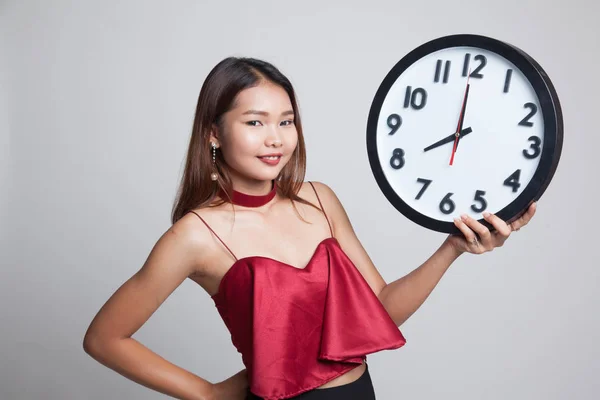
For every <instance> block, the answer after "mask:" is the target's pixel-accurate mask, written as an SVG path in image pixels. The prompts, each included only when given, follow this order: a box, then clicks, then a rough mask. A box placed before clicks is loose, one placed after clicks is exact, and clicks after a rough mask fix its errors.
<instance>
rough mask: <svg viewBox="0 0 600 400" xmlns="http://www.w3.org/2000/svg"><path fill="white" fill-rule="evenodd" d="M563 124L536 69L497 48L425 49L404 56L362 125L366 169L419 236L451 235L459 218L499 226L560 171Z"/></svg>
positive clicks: (514, 51) (518, 53)
mask: <svg viewBox="0 0 600 400" xmlns="http://www.w3.org/2000/svg"><path fill="white" fill-rule="evenodd" d="M562 141H563V119H562V111H561V107H560V103H559V100H558V95H557V93H556V91H555V89H554V86H553V85H552V82H551V81H550V78H549V77H548V75H547V74H546V73H545V72H544V70H543V69H542V67H541V66H540V65H539V64H538V63H537V62H536V61H535V60H534V59H533V58H532V57H531V56H529V55H528V54H526V53H525V52H524V51H522V50H520V49H518V48H517V47H515V46H513V45H511V44H508V43H505V42H503V41H500V40H497V39H494V38H490V37H485V36H480V35H471V34H460V35H451V36H444V37H441V38H437V39H434V40H431V41H429V42H427V43H425V44H423V45H421V46H419V47H417V48H416V49H414V50H412V51H411V52H410V53H408V54H407V55H406V56H405V57H403V58H402V59H401V60H400V61H398V63H396V65H394V66H393V68H392V69H391V70H390V71H389V73H388V74H387V76H385V78H384V79H383V81H382V83H381V85H380V86H379V89H378V90H377V92H376V94H375V96H374V99H373V102H372V104H371V109H370V112H369V117H368V121H367V152H368V157H369V163H370V166H371V170H372V171H373V174H374V176H375V179H376V181H377V184H378V185H379V188H380V189H381V191H382V192H383V194H384V195H385V196H386V198H387V199H388V201H389V202H390V203H391V204H392V205H393V206H394V207H395V208H396V209H397V210H398V211H400V212H401V213H402V214H404V215H405V216H406V217H407V218H409V219H410V220H412V221H413V222H415V223H417V224H420V225H422V226H423V227H426V228H429V229H432V230H435V231H439V232H446V233H459V232H460V231H459V230H458V228H456V226H455V225H454V223H453V219H454V218H455V217H459V216H460V214H463V213H466V214H469V215H471V216H472V217H473V218H476V219H478V220H479V221H480V222H481V223H483V224H484V225H486V226H487V227H488V228H490V229H493V227H492V225H491V224H489V223H488V222H487V221H485V220H484V219H483V216H482V213H483V212H484V211H487V212H490V213H494V214H496V215H498V216H499V217H500V218H502V219H503V220H505V221H507V222H512V221H513V220H514V219H516V218H518V217H519V216H521V215H522V213H523V212H524V211H525V210H526V209H527V207H528V206H529V205H530V204H531V202H533V201H537V200H539V198H540V197H541V196H542V194H543V193H544V191H545V190H546V188H547V187H548V185H549V183H550V181H551V179H552V177H553V175H554V172H555V171H556V168H557V166H558V162H559V159H560V154H561V150H562Z"/></svg>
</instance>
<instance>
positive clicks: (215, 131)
mask: <svg viewBox="0 0 600 400" xmlns="http://www.w3.org/2000/svg"><path fill="white" fill-rule="evenodd" d="M218 138H219V128H218V127H217V124H212V126H211V128H210V142H211V143H214V144H216V145H217V148H219V147H221V143H220V142H219V139H218ZM211 146H212V145H211Z"/></svg>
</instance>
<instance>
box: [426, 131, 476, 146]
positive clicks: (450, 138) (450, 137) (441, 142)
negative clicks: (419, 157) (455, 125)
mask: <svg viewBox="0 0 600 400" xmlns="http://www.w3.org/2000/svg"><path fill="white" fill-rule="evenodd" d="M471 132H473V130H472V129H471V128H465V129H463V130H462V131H460V136H466V135H468V134H469V133H471ZM455 137H456V133H452V134H450V135H448V136H446V137H445V138H443V139H442V140H439V141H437V142H435V143H434V144H432V145H431V146H427V147H425V148H424V149H423V151H429V150H432V149H435V148H436V147H440V146H441V145H444V144H446V143H452V142H453V141H454V138H455Z"/></svg>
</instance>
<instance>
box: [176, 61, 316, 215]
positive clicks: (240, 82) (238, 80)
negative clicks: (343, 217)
mask: <svg viewBox="0 0 600 400" xmlns="http://www.w3.org/2000/svg"><path fill="white" fill-rule="evenodd" d="M263 81H270V82H272V83H274V84H276V85H279V86H280V87H282V88H283V89H284V90H285V91H286V92H287V94H288V96H289V97H290V102H291V103H292V109H293V110H294V125H295V126H296V130H297V132H298V144H297V146H296V149H295V150H294V153H293V154H292V157H291V158H290V160H289V162H288V163H287V164H286V166H285V167H284V168H283V169H282V170H281V172H280V173H279V176H278V177H277V178H276V184H277V193H278V194H280V195H281V196H283V197H285V198H288V199H291V200H292V204H294V202H293V201H294V200H295V201H298V202H301V203H304V204H308V205H311V206H313V207H315V208H317V209H318V207H316V206H315V205H314V204H312V203H310V202H308V201H306V200H304V199H302V198H301V197H299V196H298V192H299V190H300V188H301V187H302V184H303V182H304V176H305V173H306V147H305V144H304V136H303V134H302V123H301V121H300V113H299V111H298V104H297V101H296V95H295V91H294V88H293V87H292V84H291V83H290V81H289V80H288V78H286V77H285V75H283V74H282V73H281V72H280V71H279V70H278V69H277V68H275V67H274V66H273V65H272V64H270V63H268V62H266V61H262V60H258V59H255V58H245V57H239V58H238V57H228V58H225V59H224V60H222V61H221V62H219V63H218V64H217V65H216V66H215V67H214V68H213V69H212V70H211V71H210V73H209V74H208V76H207V77H206V80H205V81H204V83H203V85H202V88H201V89H200V95H199V96H198V103H197V105H196V115H195V117H194V124H193V127H192V133H191V137H190V143H189V147H188V151H187V159H186V162H185V169H184V171H183V176H182V178H181V183H180V186H179V190H178V192H177V196H176V199H175V204H174V206H173V210H172V214H171V222H172V223H173V224H174V223H175V222H177V221H178V220H179V219H180V218H181V217H183V216H184V215H185V214H186V213H187V212H189V211H190V210H192V209H194V208H202V207H205V206H209V205H210V206H217V205H220V204H223V203H224V202H225V200H221V201H217V202H215V197H216V196H217V194H218V193H219V192H220V191H221V190H222V191H223V192H224V193H225V195H226V197H228V198H229V199H231V193H232V182H231V177H230V175H229V171H228V169H227V166H226V164H225V161H224V159H223V156H222V154H221V152H220V151H217V152H216V157H215V163H216V169H217V174H218V179H217V181H212V180H211V179H210V175H211V173H212V172H213V167H212V150H211V148H210V134H211V127H212V125H213V124H216V125H217V126H218V127H221V126H222V117H223V114H225V113H226V112H227V111H229V110H230V109H231V107H232V105H233V101H234V100H235V97H236V96H237V94H238V93H239V92H241V91H242V90H244V89H247V88H250V87H254V86H257V85H258V84H260V83H261V82H263ZM294 208H295V205H294Z"/></svg>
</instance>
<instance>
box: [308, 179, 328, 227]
mask: <svg viewBox="0 0 600 400" xmlns="http://www.w3.org/2000/svg"><path fill="white" fill-rule="evenodd" d="M308 183H310V186H312V188H313V190H314V191H315V195H316V196H317V200H318V201H319V205H320V206H321V211H323V215H325V219H326V220H327V225H329V232H331V237H333V229H331V223H329V218H328V217H327V213H326V212H325V208H323V203H321V199H320V198H319V193H317V189H315V185H313V183H312V182H311V181H308Z"/></svg>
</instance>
